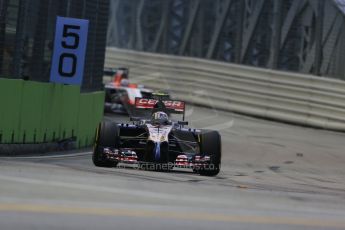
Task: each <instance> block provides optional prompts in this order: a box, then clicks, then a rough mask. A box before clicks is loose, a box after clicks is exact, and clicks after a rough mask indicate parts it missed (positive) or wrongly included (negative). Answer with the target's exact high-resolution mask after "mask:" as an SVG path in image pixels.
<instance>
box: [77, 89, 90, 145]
mask: <svg viewBox="0 0 345 230" xmlns="http://www.w3.org/2000/svg"><path fill="white" fill-rule="evenodd" d="M92 109H93V98H92V95H91V94H81V95H80V103H79V117H78V139H77V143H78V146H79V148H81V147H85V146H89V145H90V142H91V139H90V132H91V128H92V120H93V119H92V117H93V111H92Z"/></svg>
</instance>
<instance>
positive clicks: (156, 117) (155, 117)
mask: <svg viewBox="0 0 345 230" xmlns="http://www.w3.org/2000/svg"><path fill="white" fill-rule="evenodd" d="M151 121H152V123H158V124H165V123H167V122H168V121H169V117H168V115H167V114H166V113H164V112H155V113H153V114H152V116H151Z"/></svg>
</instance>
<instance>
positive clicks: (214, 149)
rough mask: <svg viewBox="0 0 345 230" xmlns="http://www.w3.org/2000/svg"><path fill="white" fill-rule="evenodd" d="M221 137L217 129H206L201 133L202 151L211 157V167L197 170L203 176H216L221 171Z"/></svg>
mask: <svg viewBox="0 0 345 230" xmlns="http://www.w3.org/2000/svg"><path fill="white" fill-rule="evenodd" d="M221 151H222V144H221V137H220V134H219V132H217V131H204V132H203V133H202V134H201V142H200V152H201V153H202V154H203V155H205V156H210V157H211V162H210V165H209V167H207V168H201V169H199V170H197V172H198V173H199V174H200V175H203V176H216V175H217V174H218V173H219V171H220V164H221V156H222V155H221Z"/></svg>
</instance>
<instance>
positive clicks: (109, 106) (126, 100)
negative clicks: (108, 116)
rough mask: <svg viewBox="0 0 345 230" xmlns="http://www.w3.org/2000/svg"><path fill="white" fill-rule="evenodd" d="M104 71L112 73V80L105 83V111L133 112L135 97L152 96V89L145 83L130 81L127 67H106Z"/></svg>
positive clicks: (108, 73)
mask: <svg viewBox="0 0 345 230" xmlns="http://www.w3.org/2000/svg"><path fill="white" fill-rule="evenodd" d="M104 73H105V74H107V75H112V76H113V78H112V80H111V81H110V82H109V83H107V84H105V86H104V88H105V104H104V110H105V112H114V113H125V114H129V115H131V114H133V110H134V106H135V105H134V104H135V98H152V93H153V92H154V91H153V90H151V89H148V88H145V87H144V86H143V85H138V84H135V83H130V81H129V78H128V75H129V70H128V69H127V68H118V69H110V68H106V69H105V70H104Z"/></svg>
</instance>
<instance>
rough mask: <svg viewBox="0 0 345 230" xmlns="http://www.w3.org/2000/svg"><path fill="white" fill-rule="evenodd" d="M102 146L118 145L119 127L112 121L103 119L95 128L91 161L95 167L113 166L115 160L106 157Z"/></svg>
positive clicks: (113, 146)
mask: <svg viewBox="0 0 345 230" xmlns="http://www.w3.org/2000/svg"><path fill="white" fill-rule="evenodd" d="M103 147H109V148H118V147H119V128H118V126H117V125H116V123H114V122H107V121H103V122H101V123H100V124H99V126H98V128H97V130H96V140H95V145H94V149H93V154H92V162H93V164H94V165H95V166H97V167H115V166H116V165H117V162H114V161H110V160H108V159H106V157H105V156H104V154H103Z"/></svg>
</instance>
